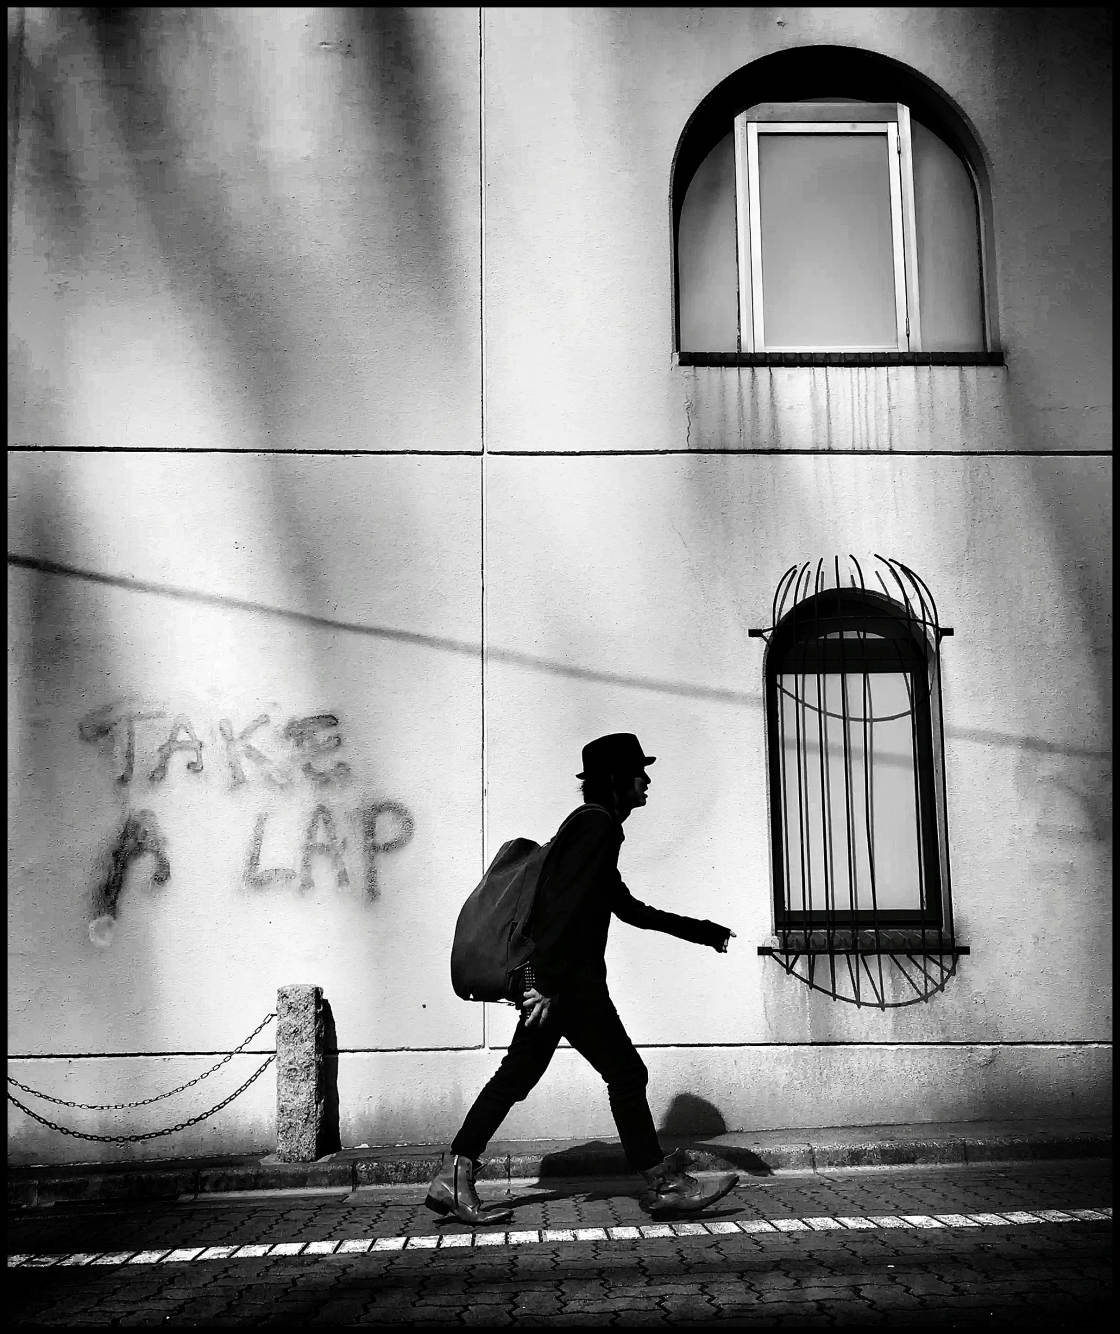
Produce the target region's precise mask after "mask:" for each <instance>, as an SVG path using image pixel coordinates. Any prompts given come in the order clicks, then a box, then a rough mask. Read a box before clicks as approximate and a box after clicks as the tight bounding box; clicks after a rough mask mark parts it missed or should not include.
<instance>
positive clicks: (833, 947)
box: [758, 927, 970, 955]
mask: <svg viewBox="0 0 1120 1334" xmlns="http://www.w3.org/2000/svg"><path fill="white" fill-rule="evenodd" d="M758 953H759V954H954V955H961V954H968V953H970V950H969V947H968V946H967V945H958V944H957V943H956V942H955V941H954V939H953V937H952V936H951V935H948V934H947V933H945V932H943V931H922V930H916V929H915V928H913V927H896V928H893V929H890V928H886V927H880V928H879V930H878V931H869V930H862V929H861V930H857V931H852V930H851V928H850V927H837V928H835V929H833V930H832V931H798V930H790V931H782V932H778V933H776V934H775V935H773V936H771V937H770V943H769V944H766V945H759V946H758Z"/></svg>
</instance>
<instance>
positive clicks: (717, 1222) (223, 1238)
mask: <svg viewBox="0 0 1120 1334" xmlns="http://www.w3.org/2000/svg"><path fill="white" fill-rule="evenodd" d="M632 1185H633V1183H630V1182H629V1181H624V1180H620V1179H617V1178H612V1179H610V1180H600V1181H568V1180H557V1181H550V1182H547V1183H544V1184H542V1183H533V1182H514V1183H512V1187H511V1194H512V1202H513V1203H514V1206H515V1210H516V1216H515V1219H514V1222H513V1223H509V1224H505V1225H503V1227H502V1228H499V1229H492V1230H485V1231H484V1230H481V1229H480V1230H478V1231H477V1232H475V1233H473V1234H472V1232H471V1230H470V1229H468V1228H465V1227H463V1226H462V1225H460V1224H458V1223H451V1224H447V1223H444V1222H442V1221H440V1220H438V1219H437V1218H436V1216H435V1215H433V1214H431V1213H429V1212H428V1211H427V1210H425V1209H424V1208H423V1203H422V1201H423V1196H424V1187H422V1186H415V1185H412V1186H403V1187H402V1186H391V1187H364V1188H362V1189H360V1190H356V1191H342V1190H337V1191H333V1192H332V1191H327V1192H322V1191H319V1192H308V1191H284V1192H276V1193H273V1194H269V1195H265V1194H263V1193H259V1192H258V1193H253V1194H246V1195H243V1196H222V1197H216V1196H213V1195H209V1196H206V1195H203V1196H197V1197H188V1198H184V1199H181V1200H179V1201H176V1202H172V1203H167V1202H161V1203H159V1204H152V1205H149V1206H144V1205H128V1206H119V1205H118V1206H114V1205H111V1204H89V1205H81V1206H79V1205H67V1206H60V1205H56V1206H53V1207H49V1208H41V1209H25V1210H11V1211H9V1229H8V1230H9V1241H8V1252H9V1260H8V1264H9V1268H8V1276H7V1285H6V1292H5V1296H6V1302H5V1307H6V1312H5V1313H6V1315H7V1319H8V1321H9V1322H11V1323H15V1324H24V1325H26V1324H38V1325H43V1326H46V1325H66V1326H71V1325H208V1326H215V1327H219V1326H228V1325H234V1326H236V1325H274V1324H288V1325H327V1326H334V1327H338V1326H348V1325H350V1326H356V1325H381V1326H384V1325H398V1326H408V1327H411V1326H413V1325H443V1326H447V1327H452V1326H471V1325H483V1326H484V1325H494V1326H504V1325H531V1326H547V1325H593V1326H594V1325H599V1326H617V1325H704V1324H730V1325H740V1326H755V1327H762V1328H785V1327H792V1328H797V1327H811V1326H820V1325H825V1326H828V1325H849V1326H852V1325H886V1326H895V1327H900V1326H905V1327H911V1326H930V1325H933V1326H941V1327H945V1328H949V1329H959V1328H968V1327H980V1326H983V1327H984V1328H992V1327H1003V1328H1006V1327H1009V1326H1012V1325H1014V1326H1028V1327H1039V1328H1041V1327H1047V1328H1050V1329H1074V1328H1076V1329H1077V1330H1079V1331H1088V1330H1092V1329H1095V1328H1096V1327H1097V1325H1104V1324H1105V1322H1106V1321H1108V1320H1109V1318H1110V1316H1111V1308H1112V1263H1111V1257H1112V1222H1111V1203H1112V1201H1111V1164H1110V1163H1109V1162H1097V1161H1051V1162H1038V1163H1031V1164H1014V1165H1013V1164H1008V1165H1006V1166H1003V1167H1000V1168H993V1167H948V1168H946V1167H923V1168H909V1169H899V1168H892V1169H863V1170H847V1171H836V1172H829V1173H805V1174H792V1173H780V1174H777V1175H774V1176H770V1177H746V1178H744V1180H743V1182H742V1183H741V1184H740V1186H739V1187H738V1188H737V1189H736V1190H735V1191H734V1192H733V1193H732V1194H731V1195H729V1196H728V1197H727V1198H726V1199H725V1200H722V1201H720V1203H719V1204H718V1205H716V1206H715V1207H714V1208H713V1209H711V1210H709V1211H707V1212H705V1213H703V1214H701V1215H699V1216H698V1217H697V1219H696V1220H694V1221H692V1222H691V1223H689V1224H683V1225H682V1224H676V1225H674V1226H672V1227H669V1226H667V1225H654V1224H651V1220H650V1219H649V1218H648V1217H647V1216H646V1215H645V1214H643V1213H641V1211H640V1210H639V1209H638V1207H637V1202H636V1198H635V1193H634V1191H633V1189H632ZM506 1189H507V1187H506V1183H505V1182H487V1183H484V1185H483V1192H482V1193H483V1194H484V1196H487V1197H490V1198H493V1199H495V1200H501V1199H505V1198H506ZM1040 1211H1041V1212H1040ZM1073 1211H1078V1212H1076V1213H1075V1212H1073ZM1047 1215H1049V1216H1047Z"/></svg>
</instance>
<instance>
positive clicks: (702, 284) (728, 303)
mask: <svg viewBox="0 0 1120 1334" xmlns="http://www.w3.org/2000/svg"><path fill="white" fill-rule="evenodd" d="M737 284H738V273H737V269H736V259H735V149H734V135H732V134H728V135H725V136H724V137H723V138H722V139H721V140H720V141H719V143H718V144H716V146H715V148H713V149H712V151H711V152H710V153H709V154H708V156H707V157H706V158H705V159H704V161H703V162H702V163H701V164H700V167H699V169H698V170H697V172H696V175H695V176H694V177H693V178H692V180H691V182H690V183H689V186H688V189H687V190H686V191H685V196H684V204H683V206H682V208H681V216H680V224H679V227H678V230H677V290H678V292H679V293H680V340H681V343H680V346H681V351H682V352H736V351H738V348H739V342H738V338H739V309H738V301H737V297H736V288H737Z"/></svg>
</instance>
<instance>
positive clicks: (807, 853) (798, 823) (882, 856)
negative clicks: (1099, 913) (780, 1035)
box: [750, 555, 968, 1008]
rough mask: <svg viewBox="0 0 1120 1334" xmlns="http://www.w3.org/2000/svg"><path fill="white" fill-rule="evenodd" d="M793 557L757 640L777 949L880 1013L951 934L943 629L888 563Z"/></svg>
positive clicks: (929, 968) (928, 990)
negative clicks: (760, 644)
mask: <svg viewBox="0 0 1120 1334" xmlns="http://www.w3.org/2000/svg"><path fill="white" fill-rule="evenodd" d="M874 561H875V563H874V564H873V565H870V567H869V572H870V574H871V576H872V579H870V580H869V579H868V578H867V577H866V576H865V573H864V568H863V565H862V564H861V563H860V562H859V561H858V560H857V559H856V558H855V557H854V556H849V557H848V559H847V564H846V567H845V568H844V569H843V570H842V569H841V562H840V558H839V557H834V558H833V560H832V561H831V562H829V563H826V562H825V560H824V559H823V558H822V559H820V560H818V561H817V562H816V565H815V566H814V565H813V564H811V563H810V562H805V563H803V564H801V565H794V566H791V567H790V568H789V569H788V570H787V571H786V572H785V574H783V576H782V578H781V580H780V581H779V583H778V587H777V589H776V590H775V594H774V601H773V608H772V618H771V624H770V626H769V627H767V628H766V629H759V630H751V632H750V633H751V634H752V635H756V636H759V637H761V638H763V639H765V640H766V645H767V647H766V659H765V673H764V674H765V681H766V725H767V746H768V753H769V788H770V826H771V850H772V871H773V887H774V931H775V943H773V944H770V945H763V946H760V947H759V952H760V953H761V954H767V955H770V956H772V957H773V958H775V959H777V960H778V962H779V963H780V964H781V965H782V967H783V968H784V969H785V970H786V972H787V973H789V974H790V975H792V976H795V977H798V978H799V979H800V980H801V981H803V982H805V983H806V984H807V985H808V986H810V987H812V988H814V989H816V990H820V991H825V992H827V993H828V994H829V995H831V996H833V997H834V998H835V999H837V1000H846V1001H849V1002H852V1003H854V1004H856V1005H864V1004H874V1005H877V1006H879V1007H880V1008H887V1007H894V1006H899V1005H909V1004H914V1003H916V1002H917V1001H921V1000H927V999H928V998H929V997H930V996H931V995H933V994H935V993H936V992H938V991H940V990H941V989H942V988H943V987H944V985H945V983H946V982H947V981H948V979H949V977H950V976H952V974H953V972H955V970H956V966H957V959H958V957H959V956H960V955H962V954H967V953H968V949H967V947H966V946H963V945H958V944H957V942H956V940H955V937H954V932H953V917H952V902H951V895H950V884H949V858H948V838H947V829H946V818H945V805H946V800H945V775H944V765H943V762H942V757H943V753H944V729H943V723H942V708H941V672H940V643H941V640H942V638H943V637H945V636H947V635H951V634H952V630H951V629H949V628H947V627H945V626H942V625H941V623H940V620H939V618H938V614H937V605H936V603H935V601H934V598H933V595H932V593H931V592H930V590H929V588H928V586H927V585H926V583H925V582H924V580H922V579H921V578H920V577H919V576H918V575H917V574H915V573H914V572H913V571H912V570H910V569H909V568H908V567H907V566H905V565H903V564H902V562H901V561H898V560H894V559H892V558H889V557H883V556H878V555H876V556H875V558H874Z"/></svg>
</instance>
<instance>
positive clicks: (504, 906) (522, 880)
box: [451, 806, 588, 1003]
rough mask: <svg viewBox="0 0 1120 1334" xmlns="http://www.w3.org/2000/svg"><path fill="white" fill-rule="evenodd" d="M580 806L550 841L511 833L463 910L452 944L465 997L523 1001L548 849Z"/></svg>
mask: <svg viewBox="0 0 1120 1334" xmlns="http://www.w3.org/2000/svg"><path fill="white" fill-rule="evenodd" d="M587 809H588V807H587V806H579V807H577V808H576V810H574V811H573V812H572V813H571V815H569V816H568V818H567V819H566V820H565V821H564V823H563V824H562V825H561V826H560V828H559V829H558V830H557V831H556V833H555V834H554V835H553V836H552V838H550V839H549V841H548V842H547V843H543V844H541V843H535V842H534V841H533V840H532V839H531V838H512V839H510V840H509V842H508V843H503V844H502V846H501V847H500V848H499V849H498V852H497V855H496V856H495V858H494V860H493V861H492V862H491V863H490V865H489V866H488V867H487V868H486V874H485V875H484V876H483V877H482V879H481V880H480V881H479V882H478V884H477V886H476V887H475V888H474V890H472V892H471V893H470V895H469V896H468V898H467V901H466V902H465V903H464V904H463V906H462V908H461V909H460V910H459V917H458V920H457V921H456V923H455V935H454V938H453V940H452V943H451V985H452V987H453V988H454V990H455V994H456V996H458V997H459V998H460V999H461V1000H474V1001H498V1000H513V1001H514V1002H515V1003H517V1002H519V1001H520V999H521V998H520V997H519V996H517V997H515V996H514V994H513V992H514V976H513V975H514V974H515V973H516V972H517V970H518V969H519V968H522V967H524V965H525V964H527V963H528V962H529V960H530V959H531V958H532V955H533V948H534V946H533V939H532V936H531V935H530V934H529V923H530V919H531V917H532V913H533V902H534V900H535V899H536V895H537V886H538V885H539V884H540V881H541V873H542V872H543V871H544V868H545V863H546V861H547V860H548V854H549V852H550V850H551V849H552V846H553V844H554V843H555V842H556V839H557V838H558V837H559V836H560V833H561V831H562V830H563V829H564V828H565V826H566V825H568V824H569V823H570V821H571V820H573V819H574V818H575V816H577V815H579V814H580V812H581V811H585V810H587Z"/></svg>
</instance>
